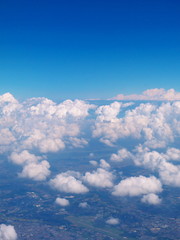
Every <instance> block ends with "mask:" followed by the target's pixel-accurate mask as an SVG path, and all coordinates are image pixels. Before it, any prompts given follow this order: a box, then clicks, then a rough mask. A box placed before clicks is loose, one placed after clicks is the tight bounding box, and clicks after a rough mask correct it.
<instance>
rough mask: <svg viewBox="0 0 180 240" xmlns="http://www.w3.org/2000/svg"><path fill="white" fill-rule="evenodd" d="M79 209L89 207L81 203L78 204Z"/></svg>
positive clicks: (85, 203)
mask: <svg viewBox="0 0 180 240" xmlns="http://www.w3.org/2000/svg"><path fill="white" fill-rule="evenodd" d="M79 207H81V208H87V207H89V205H88V203H87V202H82V203H80V204H79Z"/></svg>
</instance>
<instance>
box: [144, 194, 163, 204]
mask: <svg viewBox="0 0 180 240" xmlns="http://www.w3.org/2000/svg"><path fill="white" fill-rule="evenodd" d="M141 201H142V202H143V203H148V204H153V205H157V204H160V203H161V199H160V198H159V197H158V196H157V195H156V194H154V193H149V194H147V195H144V196H143V197H142V199H141Z"/></svg>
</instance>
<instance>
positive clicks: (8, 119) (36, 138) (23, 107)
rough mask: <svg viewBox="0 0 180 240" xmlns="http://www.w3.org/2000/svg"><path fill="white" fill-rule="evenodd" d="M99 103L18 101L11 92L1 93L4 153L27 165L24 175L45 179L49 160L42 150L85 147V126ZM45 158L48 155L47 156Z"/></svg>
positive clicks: (1, 150) (0, 148) (0, 125)
mask: <svg viewBox="0 0 180 240" xmlns="http://www.w3.org/2000/svg"><path fill="white" fill-rule="evenodd" d="M94 108H95V106H94V105H92V104H88V103H86V102H84V101H81V100H75V101H71V100H66V101H64V102H62V103H59V104H56V103H54V102H53V101H51V100H49V99H47V98H31V99H28V100H26V101H24V102H18V101H17V100H16V99H15V98H14V97H13V96H12V95H11V94H10V93H6V94H4V95H2V96H0V153H8V154H9V156H8V157H9V159H10V160H11V161H12V162H14V163H16V164H19V165H23V170H22V173H21V174H19V176H21V177H28V178H32V179H34V180H44V179H45V178H46V177H47V176H48V175H49V174H50V171H49V167H50V165H49V163H48V162H47V161H42V162H40V163H39V160H41V158H40V157H38V156H35V155H34V154H33V152H36V153H38V154H41V153H49V152H58V151H60V150H62V149H64V148H65V147H66V145H68V146H70V147H82V146H84V145H86V144H87V140H86V139H84V138H83V137H81V136H80V135H81V127H82V125H83V124H84V122H83V121H84V119H85V118H86V117H87V116H88V114H89V110H90V109H94ZM43 158H44V157H43Z"/></svg>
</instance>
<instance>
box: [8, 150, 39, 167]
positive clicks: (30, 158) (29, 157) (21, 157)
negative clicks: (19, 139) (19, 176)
mask: <svg viewBox="0 0 180 240" xmlns="http://www.w3.org/2000/svg"><path fill="white" fill-rule="evenodd" d="M9 158H10V160H11V161H12V162H14V163H16V164H19V165H22V164H24V163H32V162H34V163H36V162H37V161H38V160H40V159H42V157H40V156H36V155H34V154H31V153H29V152H28V151H27V150H24V151H22V152H20V153H17V152H12V153H11V155H10V157H9Z"/></svg>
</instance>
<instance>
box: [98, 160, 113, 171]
mask: <svg viewBox="0 0 180 240" xmlns="http://www.w3.org/2000/svg"><path fill="white" fill-rule="evenodd" d="M100 167H101V168H104V169H108V168H110V167H111V166H110V165H109V163H108V162H106V161H105V160H104V159H101V160H100Z"/></svg>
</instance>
